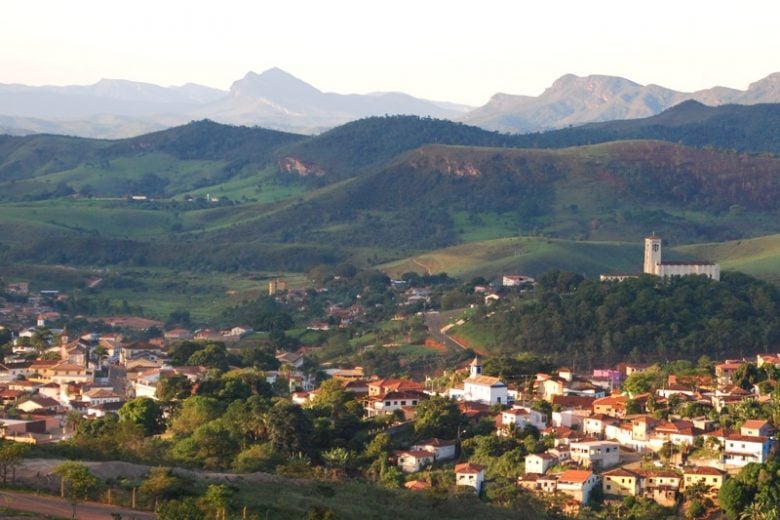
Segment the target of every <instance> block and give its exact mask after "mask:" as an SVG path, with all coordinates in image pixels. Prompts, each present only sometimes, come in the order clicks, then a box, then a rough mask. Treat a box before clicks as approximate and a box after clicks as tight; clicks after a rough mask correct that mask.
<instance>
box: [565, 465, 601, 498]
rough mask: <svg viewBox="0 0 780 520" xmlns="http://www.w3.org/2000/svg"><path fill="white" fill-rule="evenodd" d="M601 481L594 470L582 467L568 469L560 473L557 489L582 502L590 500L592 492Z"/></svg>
mask: <svg viewBox="0 0 780 520" xmlns="http://www.w3.org/2000/svg"><path fill="white" fill-rule="evenodd" d="M598 483H599V477H598V476H597V475H594V474H593V472H591V471H587V470H581V469H567V470H566V471H564V472H563V473H561V474H560V475H558V481H557V483H556V489H557V490H558V491H560V492H561V493H565V494H567V495H569V496H570V497H572V498H574V499H575V500H577V501H578V502H580V503H582V504H587V503H588V501H589V500H590V493H591V491H593V488H595V487H596V486H597V485H598Z"/></svg>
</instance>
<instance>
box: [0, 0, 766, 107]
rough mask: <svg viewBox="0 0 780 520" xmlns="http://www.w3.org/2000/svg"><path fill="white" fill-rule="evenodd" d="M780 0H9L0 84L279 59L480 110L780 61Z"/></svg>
mask: <svg viewBox="0 0 780 520" xmlns="http://www.w3.org/2000/svg"><path fill="white" fill-rule="evenodd" d="M779 20H780V2H774V1H768V0H767V1H758V0H743V1H741V2H739V3H737V2H733V1H731V2H725V1H720V0H710V1H704V0H675V1H667V0H655V1H652V2H641V3H640V2H630V1H627V0H620V1H617V0H615V1H612V0H608V1H599V0H590V1H586V0H572V1H564V0H545V1H539V2H535V1H530V0H514V1H491V0H481V1H479V2H476V1H472V2H465V1H460V0H449V1H438V0H415V1H407V0H392V1H387V0H373V1H371V0H360V1H349V0H327V1H322V0H319V1H316V0H315V1H301V0H276V1H273V2H269V1H262V0H245V1H236V0H220V1H216V0H212V1H209V2H205V1H198V0H188V1H171V0H154V1H147V0H133V1H128V0H113V1H112V0H95V1H91V0H89V1H87V0H84V1H81V0H68V1H64V0H3V1H2V3H1V4H0V83H26V84H31V85H42V84H52V85H65V84H90V83H94V82H95V81H97V80H99V79H100V78H123V79H130V80H135V81H146V82H151V83H157V84H161V85H178V84H182V83H185V82H195V83H201V84H204V85H209V86H213V87H217V88H222V89H227V88H228V87H229V86H230V84H231V83H232V82H233V81H234V80H236V79H239V78H241V77H242V76H244V74H246V72H247V71H250V70H252V71H255V72H262V71H263V70H266V69H268V68H270V67H274V66H276V67H279V68H282V69H284V70H286V71H287V72H290V73H291V74H293V75H295V76H297V77H299V78H301V79H303V80H305V81H307V82H308V83H311V84H312V85H314V86H315V87H317V88H319V89H321V90H325V91H332V92H339V93H351V92H357V93H365V92H372V91H380V90H381V91H388V90H396V91H403V92H407V93H409V94H413V95H415V96H420V97H426V98H430V99H439V100H447V101H455V102H462V103H468V104H472V105H481V104H484V103H485V102H487V100H488V99H489V97H490V96H491V95H493V94H494V93H496V92H507V93H511V94H528V95H538V94H540V93H541V92H542V91H543V90H544V89H545V88H546V87H548V86H549V85H550V84H551V83H552V82H553V81H554V80H555V79H556V78H558V77H560V76H561V75H563V74H565V73H569V72H571V73H574V74H577V75H580V76H582V75H588V74H608V75H616V76H623V77H626V78H629V79H632V80H634V81H637V82H639V83H642V84H647V83H656V84H660V85H663V86H665V87H669V88H674V89H677V90H685V91H690V90H696V89H701V88H708V87H711V86H715V85H723V86H729V87H734V88H739V89H745V88H746V87H747V86H748V84H749V83H750V82H752V81H755V80H758V79H761V78H763V77H765V76H767V75H768V74H770V73H772V72H777V71H780V35H779V34H778V29H777V23H778V21H779Z"/></svg>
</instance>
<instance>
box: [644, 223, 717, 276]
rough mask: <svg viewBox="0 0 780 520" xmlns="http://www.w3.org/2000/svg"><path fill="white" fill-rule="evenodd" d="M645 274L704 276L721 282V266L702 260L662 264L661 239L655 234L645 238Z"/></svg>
mask: <svg viewBox="0 0 780 520" xmlns="http://www.w3.org/2000/svg"><path fill="white" fill-rule="evenodd" d="M644 273H645V274H654V275H656V276H661V277H670V276H686V275H689V274H703V275H705V276H707V277H709V278H711V279H712V280H720V264H718V263H715V262H705V261H701V260H696V261H693V262H662V261H661V237H657V236H655V233H653V234H652V235H651V236H649V237H647V238H645V268H644Z"/></svg>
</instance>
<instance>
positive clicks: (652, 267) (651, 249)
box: [644, 233, 661, 275]
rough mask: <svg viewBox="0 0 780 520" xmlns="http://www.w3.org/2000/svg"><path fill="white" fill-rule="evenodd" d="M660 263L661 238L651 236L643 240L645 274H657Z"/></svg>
mask: <svg viewBox="0 0 780 520" xmlns="http://www.w3.org/2000/svg"><path fill="white" fill-rule="evenodd" d="M660 263H661V238H660V237H657V236H655V233H653V234H652V235H651V236H649V237H647V238H645V269H644V273H645V274H656V275H657V274H658V265H659V264H660Z"/></svg>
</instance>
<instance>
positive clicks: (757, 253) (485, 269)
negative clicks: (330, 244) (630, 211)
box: [380, 235, 780, 283]
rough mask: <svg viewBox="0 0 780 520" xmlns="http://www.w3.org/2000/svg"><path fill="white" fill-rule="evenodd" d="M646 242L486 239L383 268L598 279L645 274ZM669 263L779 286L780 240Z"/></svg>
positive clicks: (671, 253) (711, 249) (680, 255)
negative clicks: (695, 264) (557, 273)
mask: <svg viewBox="0 0 780 520" xmlns="http://www.w3.org/2000/svg"><path fill="white" fill-rule="evenodd" d="M642 247H643V246H642V243H641V240H637V242H634V243H628V242H592V241H575V240H561V239H551V238H540V237H515V238H501V239H496V240H485V241H482V242H473V243H469V244H462V245H458V246H455V247H449V248H446V249H440V250H437V251H432V252H429V253H425V254H421V255H417V256H414V257H411V258H406V259H403V260H400V261H397V262H390V263H387V264H384V265H382V266H380V267H381V269H382V270H384V271H385V272H387V273H388V274H389V275H390V276H400V275H401V274H403V273H405V272H409V271H414V272H417V273H424V272H426V271H430V272H432V273H440V272H446V273H447V274H449V275H450V276H454V277H458V278H463V279H468V278H469V277H473V276H484V277H491V276H498V275H501V274H506V273H513V272H517V273H525V274H529V275H532V276H537V275H540V274H542V273H544V272H545V271H548V270H550V269H560V270H564V271H572V272H577V273H581V274H584V275H586V276H588V277H597V276H598V275H599V274H600V273H608V272H640V271H641V270H642ZM664 253H665V255H664V256H665V258H668V259H673V260H686V259H705V260H713V261H717V262H720V264H721V269H723V270H734V271H741V272H744V273H746V274H749V275H751V276H755V277H757V278H761V279H765V280H768V281H771V282H773V283H780V235H770V236H765V237H759V238H753V239H745V240H737V241H732V242H722V243H714V244H693V245H685V246H677V247H671V248H666V249H665V250H664Z"/></svg>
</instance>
